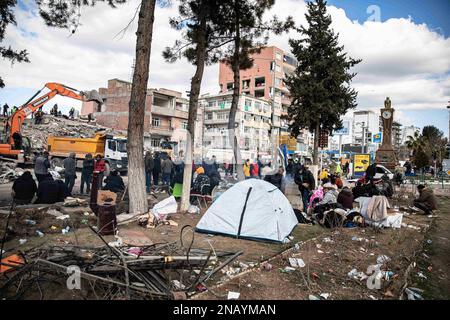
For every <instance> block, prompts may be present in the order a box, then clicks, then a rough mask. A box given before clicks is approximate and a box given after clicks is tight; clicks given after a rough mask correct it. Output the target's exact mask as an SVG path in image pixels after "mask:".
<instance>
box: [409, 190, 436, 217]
mask: <svg viewBox="0 0 450 320" xmlns="http://www.w3.org/2000/svg"><path fill="white" fill-rule="evenodd" d="M417 191H419V197H418V198H417V199H415V200H414V206H415V207H416V208H419V209H420V210H422V211H423V212H424V213H425V214H432V213H433V210H437V208H438V207H437V201H436V196H435V195H434V192H433V189H431V188H429V187H426V186H424V185H422V184H421V185H418V186H417Z"/></svg>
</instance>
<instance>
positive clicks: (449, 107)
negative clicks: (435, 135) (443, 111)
mask: <svg viewBox="0 0 450 320" xmlns="http://www.w3.org/2000/svg"><path fill="white" fill-rule="evenodd" d="M447 109H448V141H449V142H450V101H448V105H447Z"/></svg>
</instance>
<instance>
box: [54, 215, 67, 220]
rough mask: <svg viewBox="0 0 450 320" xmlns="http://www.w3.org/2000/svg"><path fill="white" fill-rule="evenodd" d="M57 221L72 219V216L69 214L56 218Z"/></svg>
mask: <svg viewBox="0 0 450 320" xmlns="http://www.w3.org/2000/svg"><path fill="white" fill-rule="evenodd" d="M56 219H58V220H66V219H70V216H69V215H68V214H64V215H62V216H58V217H56Z"/></svg>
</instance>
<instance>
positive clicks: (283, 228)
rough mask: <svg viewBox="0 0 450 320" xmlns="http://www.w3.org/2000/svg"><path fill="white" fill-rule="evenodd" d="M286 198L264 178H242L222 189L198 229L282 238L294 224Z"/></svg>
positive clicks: (250, 238) (246, 237)
mask: <svg viewBox="0 0 450 320" xmlns="http://www.w3.org/2000/svg"><path fill="white" fill-rule="evenodd" d="M297 223H298V220H297V217H296V216H295V213H294V210H293V209H292V206H291V204H290V203H289V200H288V199H287V198H286V197H285V196H284V194H283V193H282V192H281V191H280V190H279V189H278V188H277V187H275V186H274V185H272V184H271V183H268V182H266V181H264V180H259V179H249V180H244V181H241V182H239V183H237V184H236V185H234V186H233V187H232V188H230V189H229V190H227V191H226V192H225V193H223V194H222V195H221V196H220V197H219V198H218V199H217V200H216V201H215V202H214V203H213V204H212V205H211V207H210V208H209V209H208V210H207V211H206V212H205V214H204V215H203V217H202V218H201V219H200V221H199V222H198V224H197V227H196V231H197V232H201V233H210V234H222V235H227V236H232V237H236V238H240V239H249V240H263V241H274V242H283V240H284V239H285V238H286V237H287V236H289V234H290V233H291V232H292V230H293V229H294V228H295V226H296V225H297Z"/></svg>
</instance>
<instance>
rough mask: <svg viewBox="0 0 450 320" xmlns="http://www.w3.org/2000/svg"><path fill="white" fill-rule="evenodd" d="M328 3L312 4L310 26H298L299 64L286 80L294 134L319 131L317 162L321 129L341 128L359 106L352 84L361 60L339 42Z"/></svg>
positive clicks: (293, 42)
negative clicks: (299, 36) (346, 116)
mask: <svg viewBox="0 0 450 320" xmlns="http://www.w3.org/2000/svg"><path fill="white" fill-rule="evenodd" d="M326 4H327V3H326V1H325V0H317V1H315V2H309V3H308V13H307V14H306V20H307V21H308V25H309V26H308V27H303V26H301V27H300V28H299V29H298V31H299V33H300V34H301V36H302V37H301V38H300V39H290V40H289V44H290V46H291V49H292V53H293V55H294V56H295V57H296V58H297V60H298V66H297V68H296V70H295V72H294V73H293V74H292V75H290V76H289V77H288V79H287V81H286V83H287V86H288V88H289V90H290V93H291V96H292V102H291V105H290V107H289V108H288V116H287V119H288V120H289V121H290V130H291V134H292V136H295V137H296V136H298V135H299V134H300V131H301V130H302V129H308V130H309V131H310V132H311V133H315V136H316V139H315V140H316V143H315V148H314V149H315V150H314V155H315V156H314V158H315V160H316V161H317V148H318V144H317V139H318V133H319V130H326V131H328V132H332V131H333V130H335V129H341V128H342V121H341V119H340V118H341V116H342V115H344V114H346V113H347V111H348V110H349V109H352V108H355V107H356V97H357V92H356V91H355V90H354V89H352V88H351V86H350V83H351V81H352V79H353V78H354V77H355V75H356V74H355V73H350V72H349V70H350V69H351V68H352V67H353V66H355V65H356V64H358V63H359V62H360V61H361V60H355V59H352V58H349V57H348V56H347V54H346V53H345V52H344V47H343V46H340V45H339V41H338V35H337V34H335V33H334V31H333V30H332V29H331V27H330V26H331V22H332V20H331V16H330V15H328V14H327V9H326Z"/></svg>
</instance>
